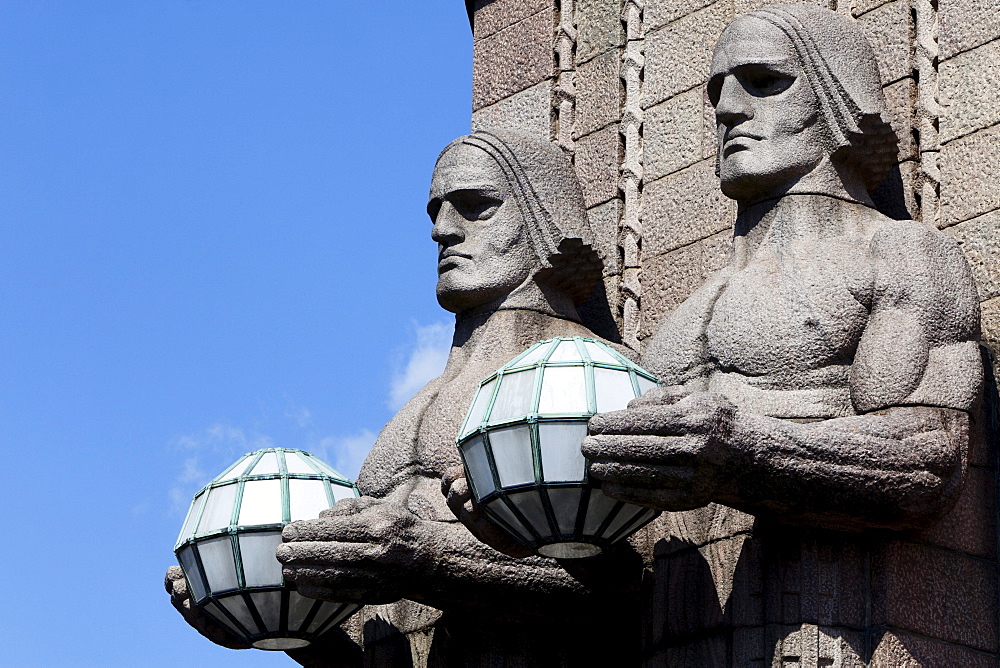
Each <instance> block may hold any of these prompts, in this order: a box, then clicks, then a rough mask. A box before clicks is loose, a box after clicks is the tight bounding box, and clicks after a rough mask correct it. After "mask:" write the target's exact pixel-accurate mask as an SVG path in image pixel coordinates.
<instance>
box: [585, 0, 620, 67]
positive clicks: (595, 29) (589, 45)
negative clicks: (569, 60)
mask: <svg viewBox="0 0 1000 668" xmlns="http://www.w3.org/2000/svg"><path fill="white" fill-rule="evenodd" d="M620 13H621V5H620V2H619V0H576V31H577V33H576V62H577V63H584V62H586V61H588V60H590V59H591V58H593V57H594V56H598V55H600V54H602V53H604V52H606V51H608V50H610V49H614V48H615V47H617V46H620V45H621V44H622V43H623V41H624V39H625V35H624V33H623V32H622V22H621V18H620Z"/></svg>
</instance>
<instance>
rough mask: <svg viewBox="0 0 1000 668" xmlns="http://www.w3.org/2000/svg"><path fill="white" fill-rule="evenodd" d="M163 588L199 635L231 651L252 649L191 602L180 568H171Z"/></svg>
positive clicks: (164, 579)
mask: <svg viewBox="0 0 1000 668" xmlns="http://www.w3.org/2000/svg"><path fill="white" fill-rule="evenodd" d="M163 586H164V587H166V590H167V593H168V594H170V603H171V604H172V605H173V606H174V607H175V608H176V609H177V612H179V613H181V616H182V617H184V621H186V622H187V623H188V624H190V625H191V626H193V627H194V628H195V630H196V631H198V633H200V634H201V635H203V636H205V637H206V638H208V639H209V640H211V641H212V642H214V643H215V644H216V645H222V646H223V647H227V648H229V649H250V643H248V642H246V641H245V640H243V639H242V638H239V637H237V636H236V635H234V634H233V633H232V632H231V631H230V630H229V629H227V628H226V627H225V626H223V625H222V624H220V623H218V622H217V621H215V620H214V619H212V617H211V616H209V615H208V614H207V613H204V612H202V611H201V609H200V608H198V607H197V606H195V605H194V603H193V602H192V601H191V596H190V594H189V593H188V587H187V580H186V579H185V578H184V572H183V571H182V570H181V567H180V566H171V567H170V568H168V569H167V574H166V576H165V577H164V578H163Z"/></svg>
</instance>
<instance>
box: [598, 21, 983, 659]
mask: <svg viewBox="0 0 1000 668" xmlns="http://www.w3.org/2000/svg"><path fill="white" fill-rule="evenodd" d="M708 95H709V98H710V100H711V102H712V104H713V105H714V106H715V114H716V121H717V128H718V163H717V169H718V175H719V178H720V181H721V187H722V191H723V193H724V194H725V195H727V196H728V197H730V198H733V199H735V200H736V201H737V203H738V215H737V221H736V224H735V230H734V239H733V248H732V253H731V256H730V260H729V263H728V266H726V267H725V268H724V269H722V270H721V271H719V272H718V273H717V274H715V275H714V276H712V277H711V278H709V279H708V281H707V282H706V283H705V284H704V285H703V286H701V287H700V288H699V289H698V290H697V291H696V292H695V293H694V294H692V295H691V296H690V297H689V298H688V299H687V300H686V301H685V302H684V303H683V304H681V305H680V306H679V307H678V308H677V309H676V310H675V311H674V312H673V313H671V314H669V315H668V316H666V317H665V318H664V320H663V321H662V322H661V323H659V325H658V328H657V329H656V330H655V332H654V334H653V335H652V337H651V338H650V339H649V340H648V341H647V342H646V346H645V348H644V352H643V355H642V363H643V365H644V366H645V368H647V369H649V370H650V371H652V372H654V373H656V374H657V375H658V376H659V378H660V380H661V383H663V385H665V386H666V387H662V388H659V389H657V390H653V391H651V392H649V393H647V394H646V395H645V396H644V397H642V398H640V399H636V400H635V401H634V402H632V403H631V404H630V405H629V408H628V409H627V410H624V411H620V412H615V413H607V414H604V415H599V416H595V417H594V418H593V419H592V420H591V423H590V429H591V434H592V436H590V437H588V438H587V439H586V440H585V441H584V444H583V451H584V454H585V455H586V456H587V458H588V459H589V460H590V462H591V467H590V471H591V475H592V477H594V478H595V479H597V480H599V481H600V482H601V484H602V489H603V490H604V492H605V493H606V494H608V495H610V496H613V497H616V498H618V499H620V500H623V501H630V502H632V503H637V504H641V505H646V506H649V507H652V508H658V509H661V510H664V511H688V510H690V509H698V510H694V511H692V512H688V513H682V512H673V513H665V514H664V515H663V516H662V517H661V519H660V520H659V521H658V522H657V523H656V524H654V525H651V527H650V528H649V529H648V531H650V532H654V533H656V532H659V533H658V535H657V536H656V537H657V538H659V539H660V543H659V544H658V550H659V552H660V554H662V555H666V556H664V559H663V563H662V564H661V566H660V567H659V568H660V569H661V570H663V571H664V572H666V571H672V572H673V573H674V575H671V576H670V578H671V580H670V583H669V585H662V586H663V587H666V596H667V598H668V600H666V601H661V602H660V603H659V604H661V605H663V606H664V607H665V608H666V609H665V610H663V611H662V612H661V613H660V620H661V621H660V622H659V626H658V627H657V628H654V629H653V630H652V632H651V633H652V634H653V636H654V637H655V638H656V640H655V641H654V642H655V644H656V646H655V647H654V648H653V651H654V652H655V657H656V659H655V660H654V661H653V663H652V664H651V665H712V666H717V665H733V666H747V665H772V662H773V665H802V666H806V665H809V666H817V665H831V666H832V665H837V666H841V665H844V666H846V665H862V664H863V663H864V662H867V661H869V660H871V655H872V650H873V647H874V645H876V644H877V643H878V640H879V634H880V633H881V632H880V630H879V629H880V628H884V626H883V627H880V623H881V624H884V622H880V620H879V619H877V616H878V615H877V614H875V613H872V608H871V601H872V600H873V599H875V600H877V601H880V603H879V605H888V606H892V605H894V604H895V603H894V602H893V601H892V600H887V598H888V599H891V598H892V596H894V595H898V596H902V595H901V594H892V593H891V592H889V589H887V588H886V587H884V583H880V582H879V581H878V578H874V579H872V578H870V577H869V576H870V573H871V572H872V571H871V568H874V566H872V564H873V563H875V564H876V565H877V564H878V563H879V562H878V560H879V559H883V558H884V557H885V551H884V549H883V547H884V540H885V539H884V538H883V537H884V536H885V535H886V533H888V532H877V531H876V532H871V531H868V532H866V533H862V532H863V531H865V530H870V529H896V530H904V529H921V528H926V527H928V526H931V525H932V524H933V523H934V522H935V520H936V519H937V518H939V517H940V516H941V515H942V514H943V513H944V512H945V511H947V510H948V509H949V507H950V506H951V505H952V504H953V502H954V501H955V499H956V498H957V496H958V494H959V492H960V490H961V488H962V483H963V476H964V474H965V471H966V465H967V455H968V448H969V425H970V410H972V409H973V406H974V404H975V402H976V400H977V397H978V396H979V394H980V391H981V385H982V375H983V374H982V362H981V358H980V352H979V349H978V345H977V340H978V337H979V308H978V299H977V294H976V287H975V284H974V282H973V280H972V277H971V273H970V269H969V267H968V265H967V263H966V260H965V258H964V256H963V254H962V252H961V251H960V249H959V248H958V246H957V245H956V244H955V243H953V242H952V241H951V240H949V239H948V238H947V237H945V236H944V235H943V234H941V233H939V232H938V231H937V230H936V229H933V228H931V227H928V226H926V225H923V224H920V223H916V222H914V221H910V220H906V221H896V220H891V219H889V218H887V217H885V216H883V215H882V214H880V213H879V212H878V211H876V209H875V208H874V205H873V203H872V200H871V198H870V196H869V192H870V191H871V190H873V189H874V188H875V187H876V186H877V185H878V184H879V183H880V182H881V181H882V179H883V178H884V177H885V175H886V172H887V171H888V170H889V169H890V167H892V166H893V165H894V164H895V159H896V136H895V134H894V133H893V131H892V129H891V128H890V126H889V124H888V123H887V122H886V120H885V119H886V118H887V113H886V109H885V102H884V97H883V94H882V90H881V82H880V78H879V72H878V68H877V65H876V61H875V58H874V56H873V54H872V50H871V48H870V46H869V45H868V43H867V42H866V41H865V39H864V37H863V36H862V35H861V34H860V32H859V31H858V29H857V28H856V27H855V26H854V24H853V23H852V22H851V21H850V20H849V19H847V18H844V17H843V16H841V15H838V14H836V13H834V12H832V11H829V10H826V9H820V8H817V7H813V6H808V5H779V6H769V7H766V8H764V9H761V10H758V11H755V12H752V13H750V14H747V15H744V16H742V17H740V18H737V19H736V20H735V21H733V22H732V23H731V24H730V25H729V26H728V28H727V29H726V30H725V32H724V33H723V34H722V36H721V38H720V40H719V42H718V44H717V46H716V48H715V52H714V57H713V61H712V70H711V78H710V80H709V83H708ZM653 215H654V216H655V212H654V213H653ZM706 504H709V505H707V506H706ZM718 504H721V505H718ZM734 509H737V510H734ZM738 511H742V512H738ZM744 513H749V515H748V514H744ZM842 531H844V532H853V533H841V532H842ZM685 548H694V549H687V550H686V551H685ZM699 550H700V551H699ZM696 562H697V563H696ZM706 562H707V563H706ZM698 568H701V569H702V571H704V577H703V578H701V579H699V578H698V577H694V576H692V577H689V578H686V579H685V580H686V581H682V580H681V579H679V578H677V576H676V573H677V572H679V571H683V570H684V569H687V572H689V573H694V572H695V570H697V569H698ZM930 568H932V567H931V566H928V569H930ZM662 577H667V576H666V575H663V576H662ZM926 577H930V578H933V574H932V573H930V572H929V571H928V574H927V575H926ZM809 583H812V584H809ZM699 587H701V588H707V589H714V590H715V591H714V592H712V593H711V594H704V593H703V592H699V591H697V588H699ZM810 596H811V598H810ZM824 597H826V598H824ZM880 597H881V598H880ZM706 601H708V603H706ZM695 606H699V607H698V609H694V608H695ZM866 606H869V607H868V608H866ZM866 610H867V611H866ZM663 620H665V621H663ZM654 623H656V622H654ZM883 665H885V664H883ZM892 665H901V664H892ZM907 665H910V664H907ZM913 665H917V664H916V663H914V664H913Z"/></svg>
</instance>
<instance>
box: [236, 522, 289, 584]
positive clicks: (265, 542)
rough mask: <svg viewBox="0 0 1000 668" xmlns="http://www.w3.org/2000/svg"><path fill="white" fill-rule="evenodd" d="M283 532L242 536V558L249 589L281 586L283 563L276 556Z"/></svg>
mask: <svg viewBox="0 0 1000 668" xmlns="http://www.w3.org/2000/svg"><path fill="white" fill-rule="evenodd" d="M279 545H281V532H280V531H274V532H271V531H268V532H267V533H246V534H243V535H241V536H240V558H241V559H242V560H243V576H244V577H245V578H246V586H247V587H263V586H266V585H280V584H281V582H282V579H281V562H280V561H278V559H277V557H275V556H274V552H275V550H277V549H278V546H279Z"/></svg>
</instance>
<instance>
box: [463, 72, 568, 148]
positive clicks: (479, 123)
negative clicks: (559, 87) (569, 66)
mask: <svg viewBox="0 0 1000 668" xmlns="http://www.w3.org/2000/svg"><path fill="white" fill-rule="evenodd" d="M551 116H552V82H551V81H542V82H541V83H537V84H535V85H534V86H532V87H531V88H528V89H526V90H522V91H521V92H520V93H514V94H513V95H511V96H510V97H505V98H504V99H502V100H500V101H499V102H496V103H494V104H491V105H489V106H488V107H482V108H480V109H477V110H476V111H474V112H472V129H473V130H489V129H495V130H509V131H516V132H520V133H521V134H524V135H527V136H529V137H534V138H536V139H542V140H548V139H549V135H550V134H551V124H552V118H551Z"/></svg>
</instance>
